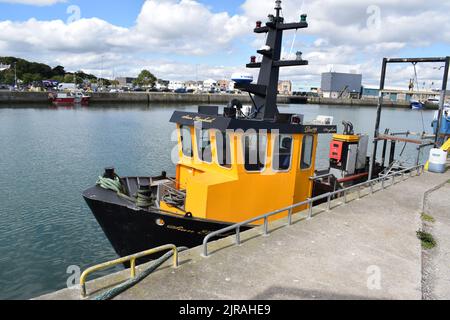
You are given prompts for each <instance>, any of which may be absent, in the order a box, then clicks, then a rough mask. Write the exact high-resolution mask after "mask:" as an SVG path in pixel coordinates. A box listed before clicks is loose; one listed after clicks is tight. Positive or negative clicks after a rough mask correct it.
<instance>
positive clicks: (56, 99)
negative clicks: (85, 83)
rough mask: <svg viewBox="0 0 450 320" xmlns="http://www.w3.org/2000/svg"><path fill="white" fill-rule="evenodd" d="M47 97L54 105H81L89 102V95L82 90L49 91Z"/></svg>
mask: <svg viewBox="0 0 450 320" xmlns="http://www.w3.org/2000/svg"><path fill="white" fill-rule="evenodd" d="M48 97H49V99H50V101H51V102H52V103H53V105H56V106H72V105H77V104H80V105H83V106H86V105H88V104H89V99H90V97H89V96H87V95H85V94H84V93H82V92H57V93H53V92H52V93H50V94H49V96H48Z"/></svg>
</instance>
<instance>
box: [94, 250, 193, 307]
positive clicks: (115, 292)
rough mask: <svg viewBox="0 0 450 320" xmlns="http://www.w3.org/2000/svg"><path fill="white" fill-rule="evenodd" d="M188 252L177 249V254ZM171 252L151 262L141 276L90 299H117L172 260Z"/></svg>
mask: <svg viewBox="0 0 450 320" xmlns="http://www.w3.org/2000/svg"><path fill="white" fill-rule="evenodd" d="M186 250H188V248H187V247H180V248H178V253H180V252H183V251H186ZM172 256H173V252H172V251H170V252H168V253H166V254H165V255H163V256H162V257H161V258H159V259H158V260H155V261H153V262H152V263H151V264H150V265H149V266H148V268H146V269H145V270H144V271H143V272H142V273H141V274H139V275H138V276H136V277H135V278H133V279H130V280H128V281H127V282H124V283H122V284H120V285H118V286H117V287H114V288H112V289H110V290H108V291H106V292H103V293H102V294H100V295H98V296H96V297H94V298H92V299H91V300H94V301H102V300H111V299H114V298H115V297H117V296H118V295H120V294H122V293H123V292H125V291H127V290H128V289H130V288H132V287H134V286H135V285H137V284H138V283H139V282H141V281H142V280H144V279H145V278H147V277H148V276H149V275H151V274H152V273H153V272H155V271H156V270H157V269H158V268H159V267H160V266H162V265H163V264H164V263H165V262H166V261H168V260H169V259H170V258H172Z"/></svg>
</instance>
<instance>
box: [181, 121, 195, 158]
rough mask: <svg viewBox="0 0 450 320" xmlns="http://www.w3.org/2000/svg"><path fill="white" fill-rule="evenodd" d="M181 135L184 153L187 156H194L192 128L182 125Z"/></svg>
mask: <svg viewBox="0 0 450 320" xmlns="http://www.w3.org/2000/svg"><path fill="white" fill-rule="evenodd" d="M180 136H181V148H182V150H183V154H184V155H185V156H186V157H189V158H192V157H193V156H194V150H193V148H192V134H191V128H189V127H186V126H181V127H180Z"/></svg>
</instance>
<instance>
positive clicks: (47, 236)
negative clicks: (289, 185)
mask: <svg viewBox="0 0 450 320" xmlns="http://www.w3.org/2000/svg"><path fill="white" fill-rule="evenodd" d="M174 109H179V110H187V111H190V110H195V109H196V108H195V106H186V107H180V106H176V107H175V106H165V107H163V106H152V107H147V106H145V107H136V106H134V107H123V108H122V107H114V108H86V109H75V110H71V109H57V110H56V109H34V108H27V109H0V299H23V298H32V297H35V296H38V295H41V294H44V293H47V292H51V291H54V290H57V289H62V288H64V287H65V286H66V280H67V278H68V276H69V275H68V274H67V273H66V270H67V268H68V267H69V266H71V265H76V266H80V267H81V268H82V269H84V268H86V267H87V266H90V265H93V264H96V263H100V262H104V261H107V260H110V259H114V258H116V255H115V253H114V251H113V249H112V247H111V245H110V244H109V242H108V241H107V239H106V238H105V236H104V235H103V232H102V231H101V229H100V227H99V226H98V224H97V222H96V221H95V219H94V218H93V216H92V215H91V213H90V211H89V209H88V207H87V206H86V205H85V203H84V201H83V199H82V198H81V193H82V191H83V190H84V189H86V188H87V187H90V186H91V185H92V184H94V183H95V181H96V178H97V177H98V175H99V174H101V173H102V169H103V168H104V167H107V166H111V165H114V166H115V167H116V168H117V170H118V173H119V174H121V175H145V176H149V175H157V174H159V173H161V171H163V170H166V171H168V172H169V173H172V174H173V173H174V169H173V165H172V164H171V160H170V153H171V150H172V148H173V146H174V144H173V142H171V134H172V131H173V129H174V125H173V124H170V123H169V122H168V121H169V119H170V116H171V114H172V112H173V110H174ZM282 111H283V112H292V113H303V114H305V117H306V120H311V119H314V118H315V117H316V116H317V115H332V116H334V117H335V122H336V123H341V121H342V120H349V121H352V122H353V123H354V124H355V130H356V132H367V133H372V132H373V131H374V118H375V112H376V110H375V109H374V108H346V107H328V106H314V105H309V106H285V107H283V109H282ZM424 118H425V126H426V129H427V131H430V130H431V129H430V128H429V127H430V123H431V120H432V118H433V113H432V112H424ZM382 127H383V128H385V127H389V128H392V129H393V130H395V131H403V130H407V129H410V130H414V131H420V132H421V131H422V130H423V129H422V120H421V114H420V113H418V112H411V111H409V110H401V109H396V110H386V111H385V112H384V115H383V124H382ZM340 130H342V128H340ZM329 140H330V137H328V136H324V137H322V138H321V145H320V147H319V149H320V152H319V153H320V154H319V157H327V156H328V142H329ZM406 155H407V157H406V158H409V160H413V159H415V154H414V148H410V149H408V150H407V152H406ZM326 164H327V161H326V160H321V161H320V162H319V166H326Z"/></svg>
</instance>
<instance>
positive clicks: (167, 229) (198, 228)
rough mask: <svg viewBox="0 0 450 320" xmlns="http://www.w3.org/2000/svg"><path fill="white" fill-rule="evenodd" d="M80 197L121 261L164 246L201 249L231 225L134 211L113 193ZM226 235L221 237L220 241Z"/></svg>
mask: <svg viewBox="0 0 450 320" xmlns="http://www.w3.org/2000/svg"><path fill="white" fill-rule="evenodd" d="M83 197H84V199H85V201H86V203H87V204H88V206H89V208H90V209H91V211H92V213H93V214H94V216H95V218H96V220H97V221H98V223H99V225H100V226H101V228H102V230H103V232H104V233H105V235H106V237H107V238H108V240H109V241H110V243H111V245H112V246H113V248H114V250H115V251H116V253H117V254H118V255H119V256H121V257H124V256H128V255H131V254H135V253H138V252H141V251H145V250H149V249H151V248H155V247H159V246H162V245H166V244H174V245H176V246H177V247H188V248H194V247H197V246H199V245H201V244H202V243H203V240H204V238H205V237H206V236H207V235H208V234H210V233H211V232H214V231H217V230H220V229H223V228H226V227H228V226H230V225H231V224H230V223H223V222H217V221H210V220H202V219H195V218H191V217H184V216H179V215H174V214H170V213H166V212H162V211H160V210H158V209H148V210H147V209H141V208H136V207H135V206H134V205H133V204H131V202H129V203H128V204H126V203H124V202H122V201H123V200H121V199H119V197H118V196H117V195H116V194H115V193H114V192H111V191H107V190H103V189H101V188H100V187H94V188H92V189H89V190H88V191H86V192H85V193H84V194H83ZM248 229H250V227H248V228H242V229H241V231H245V230H248ZM229 235H230V234H225V235H223V236H222V237H220V238H223V237H228V236H229ZM217 239H219V238H216V240H217ZM213 240H214V239H213ZM162 254H164V253H160V254H155V255H153V256H150V257H149V258H148V259H142V260H140V261H138V263H144V262H147V261H149V260H152V259H155V258H158V257H160V256H161V255H162Z"/></svg>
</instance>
